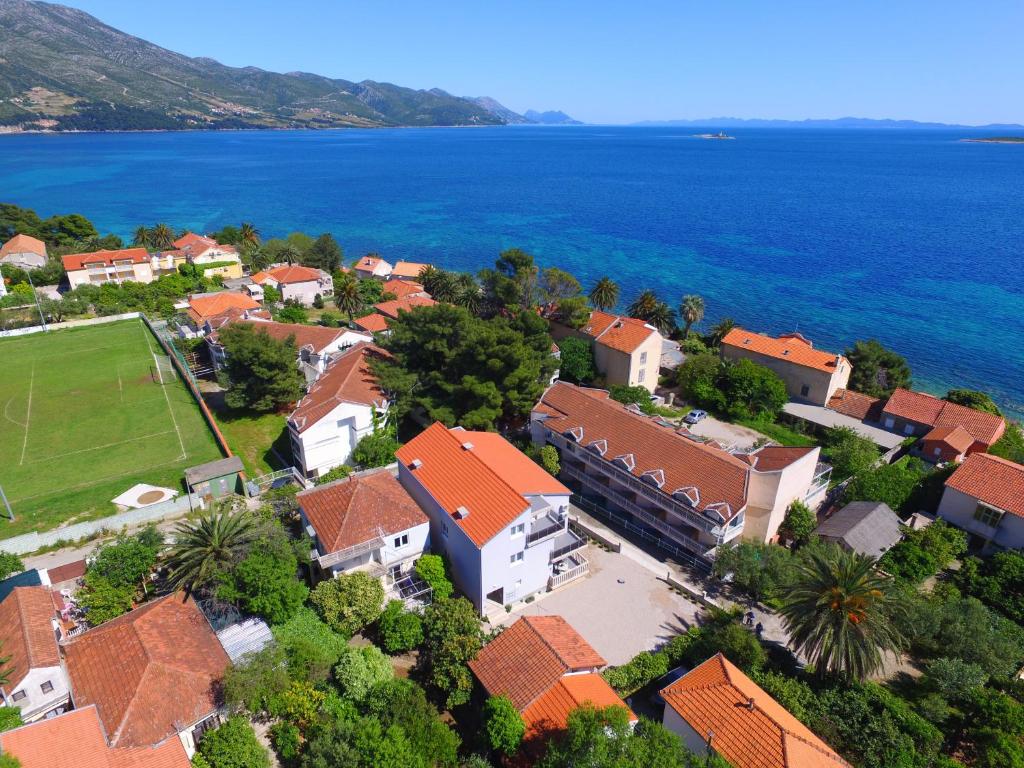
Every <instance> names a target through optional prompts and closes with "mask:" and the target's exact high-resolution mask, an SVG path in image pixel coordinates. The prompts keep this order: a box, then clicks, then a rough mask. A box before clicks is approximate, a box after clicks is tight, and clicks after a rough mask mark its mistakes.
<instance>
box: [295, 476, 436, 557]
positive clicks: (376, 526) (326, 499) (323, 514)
mask: <svg viewBox="0 0 1024 768" xmlns="http://www.w3.org/2000/svg"><path fill="white" fill-rule="evenodd" d="M296 499H297V500H298V502H299V507H301V508H302V512H303V513H304V514H305V516H306V519H307V520H308V521H309V523H310V525H312V526H313V529H314V530H315V531H316V537H317V544H318V545H319V549H320V551H321V554H324V555H328V554H330V553H331V552H340V551H341V550H343V549H346V548H348V547H353V546H355V545H356V544H362V543H364V542H367V541H372V540H373V539H375V538H377V537H378V536H389V535H391V534H395V533H400V532H401V531H407V530H409V529H410V528H415V527H416V526H417V525H421V524H424V523H427V522H429V520H428V518H427V516H426V514H424V512H423V510H422V509H420V508H419V506H418V505H417V504H416V502H415V501H413V499H412V497H411V496H410V495H409V493H408V492H407V491H406V490H405V488H403V487H402V485H401V484H400V483H399V482H398V480H396V479H395V476H394V475H392V474H391V472H389V471H388V470H386V469H379V470H376V471H374V472H368V473H363V474H360V475H351V476H349V477H347V478H345V479H343V480H336V481H334V482H332V483H328V484H326V485H321V486H318V487H317V488H313V489H312V490H308V491H302V492H300V493H299V494H298V495H297V496H296Z"/></svg>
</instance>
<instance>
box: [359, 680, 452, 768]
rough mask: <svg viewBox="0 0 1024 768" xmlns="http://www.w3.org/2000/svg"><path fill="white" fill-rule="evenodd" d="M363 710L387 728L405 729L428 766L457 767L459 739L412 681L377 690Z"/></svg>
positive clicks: (389, 683)
mask: <svg viewBox="0 0 1024 768" xmlns="http://www.w3.org/2000/svg"><path fill="white" fill-rule="evenodd" d="M362 708H363V711H364V712H366V713H367V714H369V715H372V716H374V717H376V718H377V719H378V720H379V721H380V722H381V724H382V725H384V726H385V727H391V726H397V727H399V728H401V729H402V730H403V731H404V732H405V734H406V735H407V736H408V737H409V740H410V742H411V743H412V745H413V748H414V749H415V750H416V751H417V752H418V753H419V754H420V755H421V756H422V757H423V763H424V765H431V766H437V768H455V765H456V763H457V762H458V750H459V737H458V736H457V735H456V733H455V731H453V730H452V729H451V728H449V727H448V725H446V724H445V723H444V722H443V721H442V720H441V717H440V715H439V713H438V711H437V707H435V706H434V705H433V704H431V703H430V702H429V701H428V700H427V696H426V694H425V693H424V692H423V689H422V688H420V687H419V686H418V685H416V684H415V683H413V682H412V681H411V680H399V679H391V680H388V681H387V682H386V683H383V684H381V685H378V686H376V687H374V688H373V689H372V690H371V691H370V693H369V695H368V696H367V697H366V699H365V700H364V701H363V704H362Z"/></svg>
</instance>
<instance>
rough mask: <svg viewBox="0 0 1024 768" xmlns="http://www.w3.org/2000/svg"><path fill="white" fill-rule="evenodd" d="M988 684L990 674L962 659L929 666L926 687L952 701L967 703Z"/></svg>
mask: <svg viewBox="0 0 1024 768" xmlns="http://www.w3.org/2000/svg"><path fill="white" fill-rule="evenodd" d="M987 682H988V673H987V672H986V671H985V670H984V669H982V668H981V667H980V666H978V665H977V664H971V663H970V662H966V661H963V660H961V659H936V660H935V661H933V662H931V663H930V664H929V665H928V674H927V676H926V678H925V685H927V686H928V687H929V688H931V689H932V690H934V691H935V692H936V693H939V694H941V695H942V696H943V697H945V698H946V699H948V700H950V701H954V702H956V701H959V702H965V701H968V700H970V698H971V696H972V695H973V693H974V692H975V691H977V690H979V689H981V688H983V687H984V685H985V683H987Z"/></svg>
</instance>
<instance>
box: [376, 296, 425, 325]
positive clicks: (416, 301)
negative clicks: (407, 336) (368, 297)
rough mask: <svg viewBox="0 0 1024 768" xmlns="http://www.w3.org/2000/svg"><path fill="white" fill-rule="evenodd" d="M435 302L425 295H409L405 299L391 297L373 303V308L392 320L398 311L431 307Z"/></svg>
mask: <svg viewBox="0 0 1024 768" xmlns="http://www.w3.org/2000/svg"><path fill="white" fill-rule="evenodd" d="M435 304H437V302H436V301H434V300H433V299H428V298H427V297H425V296H410V297H408V298H406V299H393V300H392V301H382V302H381V303H380V304H374V308H375V309H376V310H377V311H378V312H379V313H380V314H382V315H384V316H385V317H388V318H390V319H392V320H394V319H396V318H397V317H398V313H399V312H411V311H412V310H414V309H415V308H416V307H432V306H434V305H435Z"/></svg>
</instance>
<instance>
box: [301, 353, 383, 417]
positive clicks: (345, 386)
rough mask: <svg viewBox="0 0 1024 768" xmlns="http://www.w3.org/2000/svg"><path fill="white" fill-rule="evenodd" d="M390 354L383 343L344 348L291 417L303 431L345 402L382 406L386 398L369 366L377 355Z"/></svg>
mask: <svg viewBox="0 0 1024 768" xmlns="http://www.w3.org/2000/svg"><path fill="white" fill-rule="evenodd" d="M387 355H388V353H387V352H385V351H384V350H383V349H381V348H380V347H378V346H376V345H375V344H368V343H366V342H360V343H359V344H356V345H354V346H352V347H350V348H349V349H347V350H345V351H344V352H343V353H342V354H341V355H339V356H338V357H336V358H335V359H334V360H333V361H332V362H331V363H330V364H329V365H328V367H327V370H326V371H324V372H323V374H321V376H320V378H318V379H317V380H316V383H314V384H313V386H312V387H310V388H309V392H307V393H306V396H305V397H303V398H302V399H301V400H299V403H298V405H297V406H296V408H295V410H294V411H292V415H291V416H289V417H288V420H289V421H290V422H291V423H293V424H294V425H295V427H296V429H298V430H299V432H304V431H305V430H307V429H309V428H310V427H311V426H313V425H314V424H316V423H317V422H318V421H319V420H320V419H322V418H323V417H324V416H326V415H327V414H329V413H330V412H331V411H333V410H334V409H335V408H337V407H338V406H339V405H341V404H342V403H353V404H355V405H365V406H369V407H378V408H380V407H383V405H384V403H385V401H386V398H385V397H384V393H383V392H382V391H381V389H380V386H378V384H377V377H376V376H374V375H373V371H372V370H371V369H370V362H371V361H372V360H373V359H374V357H386V356H387Z"/></svg>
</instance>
